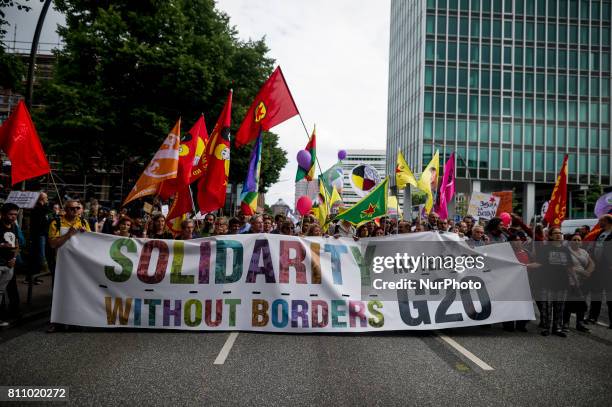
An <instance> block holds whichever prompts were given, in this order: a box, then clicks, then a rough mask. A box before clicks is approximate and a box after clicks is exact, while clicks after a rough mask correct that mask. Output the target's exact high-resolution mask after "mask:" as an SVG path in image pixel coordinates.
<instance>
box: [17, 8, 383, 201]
mask: <svg viewBox="0 0 612 407" xmlns="http://www.w3.org/2000/svg"><path fill="white" fill-rule="evenodd" d="M389 1H390V0H369V1H367V0H308V1H299V0H266V1H252V0H219V1H218V2H217V3H218V4H217V6H218V8H219V9H221V10H223V11H224V12H226V13H227V14H228V15H229V16H230V18H231V24H232V25H234V26H235V27H236V29H237V30H238V32H239V36H240V38H242V39H245V40H246V39H249V38H253V39H259V38H261V37H264V36H265V37H266V43H267V44H268V47H269V48H270V53H269V56H270V57H272V58H274V59H275V60H276V63H277V64H279V65H280V66H281V67H282V69H283V72H284V74H285V78H286V80H287V82H288V84H289V88H290V89H291V92H292V94H293V97H294V99H295V102H296V104H297V106H298V109H299V110H300V112H301V114H302V117H303V119H304V122H305V123H306V126H307V128H308V131H309V132H310V131H312V127H313V125H314V124H316V125H317V155H318V156H319V160H320V163H321V166H322V167H323V170H325V169H326V168H328V167H329V166H331V165H332V164H333V163H334V162H335V161H336V159H337V158H336V155H337V152H338V150H339V149H355V148H379V149H384V148H385V145H386V131H387V130H386V129H387V123H386V120H387V85H388V83H387V82H388V80H387V78H388V54H389V11H390V3H389ZM29 3H31V4H32V6H34V9H33V10H32V11H31V12H30V13H23V12H16V11H11V10H9V12H8V15H7V17H8V20H9V21H11V22H13V23H16V25H17V40H18V41H31V37H32V33H33V31H34V27H35V25H36V19H37V17H38V14H39V10H40V4H39V3H38V2H37V1H31V2H29ZM61 22H62V18H61V16H60V15H58V13H56V12H53V11H51V12H50V14H49V17H48V19H47V22H46V24H45V27H44V30H43V39H42V40H41V41H43V42H54V43H57V42H58V36H57V34H55V33H54V31H55V27H56V25H57V24H58V23H61ZM8 31H9V34H8V35H7V37H8V38H7V39H8V40H12V38H13V28H12V27H10V28H9V29H8ZM209 114H210V113H209ZM240 120H241V119H240ZM273 131H274V132H276V133H278V134H279V137H280V144H281V147H282V148H284V149H285V150H286V151H287V153H288V159H289V164H287V166H286V167H285V169H284V170H283V171H282V173H281V177H280V181H279V182H278V183H277V184H276V185H274V186H273V187H272V188H271V189H270V191H269V192H268V193H267V194H266V202H267V203H268V204H273V203H274V202H276V200H277V199H278V198H283V199H284V200H285V202H287V203H288V204H289V205H290V206H293V202H294V178H295V172H296V169H297V163H296V158H295V157H296V155H297V152H298V151H299V150H300V149H302V148H304V146H305V145H306V143H307V141H308V140H307V136H306V133H305V131H304V128H303V127H302V124H301V122H300V120H299V118H293V119H290V120H289V121H287V122H286V123H284V124H281V125H279V126H277V127H275V128H274V129H273Z"/></svg>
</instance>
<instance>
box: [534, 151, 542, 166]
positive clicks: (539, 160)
mask: <svg viewBox="0 0 612 407" xmlns="http://www.w3.org/2000/svg"><path fill="white" fill-rule="evenodd" d="M535 170H536V171H544V153H543V152H542V151H536V153H535Z"/></svg>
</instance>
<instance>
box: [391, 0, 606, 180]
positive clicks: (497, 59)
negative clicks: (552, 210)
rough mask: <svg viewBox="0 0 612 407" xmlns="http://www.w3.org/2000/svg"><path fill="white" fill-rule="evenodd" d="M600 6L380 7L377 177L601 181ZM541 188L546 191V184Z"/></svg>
mask: <svg viewBox="0 0 612 407" xmlns="http://www.w3.org/2000/svg"><path fill="white" fill-rule="evenodd" d="M610 23H611V5H610V1H609V0H482V1H481V0H414V1H404V0H392V4H391V44H390V65H389V109H388V135H387V163H388V165H387V167H388V168H387V169H388V171H389V170H392V168H391V166H392V165H393V164H394V163H395V156H396V153H397V150H398V148H401V149H402V150H403V152H404V154H405V155H406V158H407V160H408V162H409V164H410V165H412V166H413V168H414V170H415V171H416V172H419V171H420V169H421V168H422V167H423V165H424V164H426V163H427V162H428V161H429V160H430V159H431V156H432V154H433V152H435V151H436V149H437V150H439V151H440V154H441V161H445V160H442V157H445V158H446V157H448V156H450V153H451V152H453V151H455V152H456V156H457V162H456V166H457V167H456V168H457V176H458V177H462V178H467V179H471V180H485V181H504V182H506V181H510V182H516V183H523V184H524V183H529V184H534V185H535V184H537V183H554V181H555V179H556V176H557V173H558V171H559V169H560V166H561V163H562V161H563V157H564V155H565V154H568V156H569V161H568V166H569V179H568V181H569V183H570V185H588V184H594V183H599V184H602V185H605V186H607V185H610V172H611V162H610V144H611V140H610V115H611V113H610V93H611V89H612V88H611V84H610V76H611V75H610V69H611V61H612V60H611V32H610V30H611V25H610ZM551 188H552V187H551Z"/></svg>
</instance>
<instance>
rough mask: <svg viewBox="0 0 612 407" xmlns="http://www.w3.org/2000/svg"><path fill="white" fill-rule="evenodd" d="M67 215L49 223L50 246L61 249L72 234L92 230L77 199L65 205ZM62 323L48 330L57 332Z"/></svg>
mask: <svg viewBox="0 0 612 407" xmlns="http://www.w3.org/2000/svg"><path fill="white" fill-rule="evenodd" d="M64 210H65V211H66V214H65V215H61V216H59V217H58V216H56V217H54V219H53V220H52V221H51V224H50V225H49V246H50V247H51V248H52V249H55V250H57V249H59V248H60V247H62V246H63V245H64V244H65V243H66V242H67V241H68V240H69V239H70V238H71V237H72V236H74V235H76V234H77V233H82V232H91V229H90V228H89V223H87V221H86V220H85V219H84V218H83V217H82V213H83V205H81V203H80V202H79V201H77V200H74V199H70V200H68V201H66V204H65V206H64ZM60 327H61V325H58V324H54V323H51V325H50V326H49V328H48V329H47V332H49V333H53V332H56V331H57V330H58V329H59V328H60Z"/></svg>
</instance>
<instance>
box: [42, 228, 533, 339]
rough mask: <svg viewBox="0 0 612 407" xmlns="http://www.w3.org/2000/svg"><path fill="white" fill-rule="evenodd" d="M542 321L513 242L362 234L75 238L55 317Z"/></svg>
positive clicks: (246, 322)
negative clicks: (472, 244)
mask: <svg viewBox="0 0 612 407" xmlns="http://www.w3.org/2000/svg"><path fill="white" fill-rule="evenodd" d="M530 319H534V312H533V304H532V301H531V293H530V287H529V280H528V278H527V272H526V270H525V268H524V266H522V265H521V264H520V263H519V262H518V261H517V260H516V257H515V256H514V252H513V251H512V249H511V247H510V245H509V244H498V245H492V246H486V247H483V248H478V249H470V248H469V247H468V246H467V245H465V243H464V242H462V241H459V240H458V238H457V237H456V236H454V235H450V234H439V233H433V232H431V233H430V232H425V233H415V234H408V235H398V236H387V237H384V238H371V239H362V240H360V241H354V240H353V239H334V238H298V237H294V236H283V235H273V234H252V235H231V236H219V237H214V238H205V239H197V240H189V241H172V240H153V239H151V240H149V239H128V238H121V237H117V236H110V235H102V234H97V233H83V234H78V235H75V236H73V237H72V238H71V239H70V240H69V241H68V242H67V243H66V244H64V246H62V247H61V248H60V250H59V253H58V261H57V269H56V279H55V287H54V292H53V308H52V315H51V320H52V322H56V323H63V324H70V325H80V326H90V327H104V328H118V327H122V328H125V327H131V328H158V329H159V328H163V329H185V330H202V331H204V330H218V331H223V330H243V331H267V332H296V333H304V332H366V331H385V330H408V329H421V330H424V329H442V328H454V327H461V326H471V325H480V324H491V323H495V322H502V321H508V320H530Z"/></svg>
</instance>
